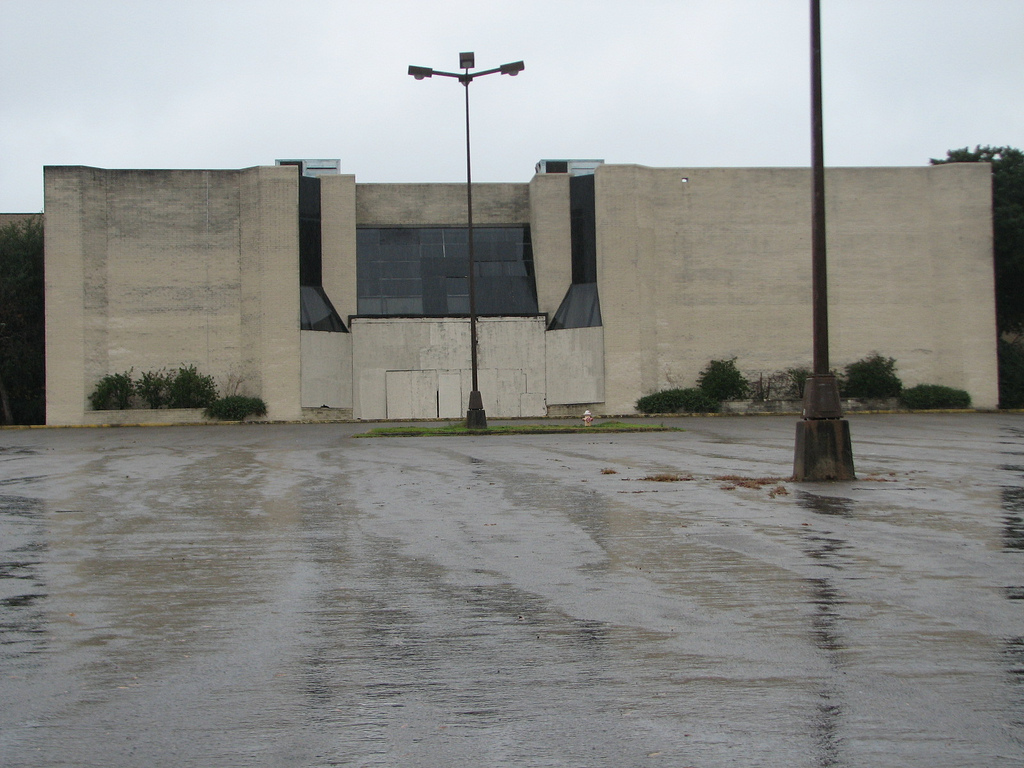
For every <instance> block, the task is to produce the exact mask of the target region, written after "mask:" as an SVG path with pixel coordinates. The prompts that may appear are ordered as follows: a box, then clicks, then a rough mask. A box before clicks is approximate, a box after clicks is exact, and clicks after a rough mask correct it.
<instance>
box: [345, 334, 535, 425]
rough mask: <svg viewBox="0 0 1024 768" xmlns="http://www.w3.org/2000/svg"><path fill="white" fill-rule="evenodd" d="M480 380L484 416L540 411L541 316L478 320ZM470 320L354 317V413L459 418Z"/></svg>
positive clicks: (465, 396) (467, 383) (465, 390)
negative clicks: (485, 413) (485, 414)
mask: <svg viewBox="0 0 1024 768" xmlns="http://www.w3.org/2000/svg"><path fill="white" fill-rule="evenodd" d="M477 335H478V337H479V358H478V372H479V375H478V380H479V382H478V383H479V386H480V393H481V395H482V397H483V401H484V410H485V411H486V412H487V415H488V417H492V418H514V417H519V416H543V415H545V413H546V409H545V397H544V387H545V383H546V379H545V367H544V366H545V359H544V319H543V318H540V317H536V318H481V319H480V320H479V323H478V326H477ZM469 343H470V332H469V320H467V319H464V318H453V319H429V318H422V319H421V318H402V319H394V318H354V319H353V321H352V368H353V371H354V387H353V404H354V409H353V414H354V415H355V417H356V418H361V419H410V418H419V419H426V418H443V419H444V418H448V419H457V418H464V417H465V415H466V408H467V406H468V401H469V392H470V390H471V389H472V369H471V364H470V353H469Z"/></svg>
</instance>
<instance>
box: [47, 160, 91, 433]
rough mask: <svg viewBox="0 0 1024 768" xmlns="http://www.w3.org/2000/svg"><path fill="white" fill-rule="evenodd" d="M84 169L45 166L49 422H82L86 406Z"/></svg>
mask: <svg viewBox="0 0 1024 768" xmlns="http://www.w3.org/2000/svg"><path fill="white" fill-rule="evenodd" d="M85 174H86V169H84V168H70V167H48V168H44V169H43V187H44V190H45V191H44V201H45V202H44V206H45V208H44V210H45V213H46V226H45V232H44V238H45V240H44V248H45V255H44V260H45V274H46V423H47V424H81V423H82V413H83V411H84V409H85V398H86V393H85V298H84V295H85V280H84V259H85V254H84V247H85V238H84V233H83V229H84V226H83V219H84V216H85V210H84V208H85V201H84V192H83V187H84V184H83V177H84V175H85Z"/></svg>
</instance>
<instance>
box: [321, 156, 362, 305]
mask: <svg viewBox="0 0 1024 768" xmlns="http://www.w3.org/2000/svg"><path fill="white" fill-rule="evenodd" d="M320 217H321V224H320V227H321V234H322V248H323V285H324V290H325V291H326V292H327V295H328V297H330V299H331V302H332V303H333V304H334V308H335V309H336V310H338V314H339V315H341V318H342V320H344V321H345V322H346V324H347V323H348V317H349V315H354V314H356V312H357V309H358V299H357V293H356V177H355V176H350V175H345V176H340V175H339V176H321V177H320Z"/></svg>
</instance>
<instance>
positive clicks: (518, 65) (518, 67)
mask: <svg viewBox="0 0 1024 768" xmlns="http://www.w3.org/2000/svg"><path fill="white" fill-rule="evenodd" d="M498 69H499V71H500V72H501V74H503V75H512V77H515V76H516V75H518V74H519V73H520V72H522V71H523V70H524V69H526V65H525V64H523V62H521V61H513V62H512V63H511V64H502V65H501V66H500V67H499V68H498Z"/></svg>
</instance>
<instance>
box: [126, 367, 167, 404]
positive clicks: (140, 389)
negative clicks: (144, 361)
mask: <svg viewBox="0 0 1024 768" xmlns="http://www.w3.org/2000/svg"><path fill="white" fill-rule="evenodd" d="M173 378H174V376H173V374H171V373H168V372H167V371H164V370H159V371H144V372H143V374H142V376H140V377H139V380H138V381H137V382H136V383H135V391H136V392H137V393H138V395H139V397H141V398H142V399H143V400H145V401H146V404H147V405H148V406H149V407H150V408H162V407H163V406H165V405H167V404H168V403H169V402H170V400H171V393H170V387H171V381H172V380H173Z"/></svg>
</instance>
